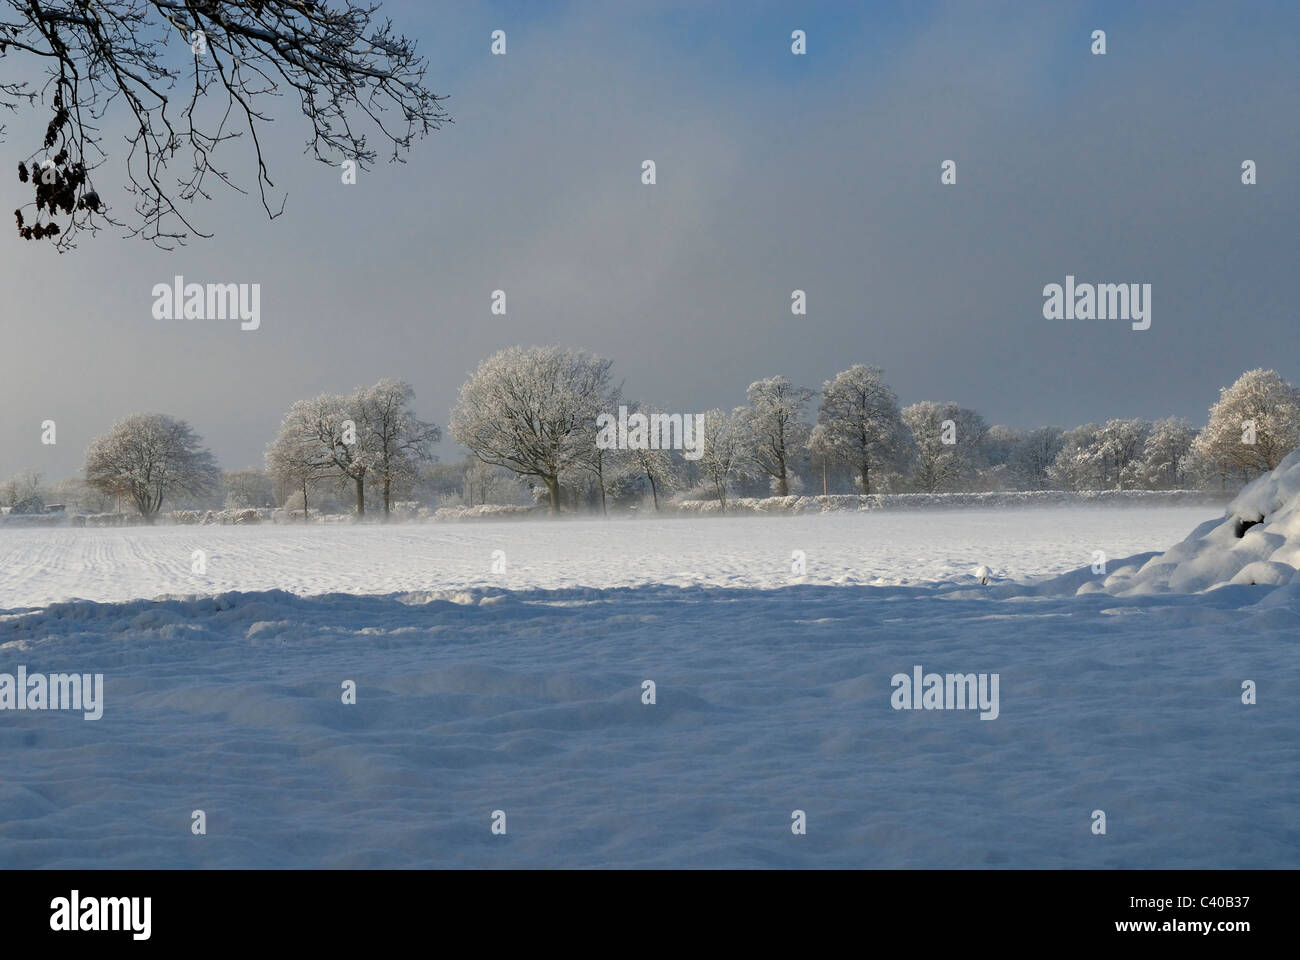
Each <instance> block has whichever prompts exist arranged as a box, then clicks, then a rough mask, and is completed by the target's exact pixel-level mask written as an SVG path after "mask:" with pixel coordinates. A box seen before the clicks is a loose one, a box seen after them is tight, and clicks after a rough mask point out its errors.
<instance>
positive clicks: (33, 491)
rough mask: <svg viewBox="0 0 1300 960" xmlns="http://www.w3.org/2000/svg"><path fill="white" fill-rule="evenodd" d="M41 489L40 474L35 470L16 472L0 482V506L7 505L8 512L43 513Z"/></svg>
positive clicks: (43, 502)
mask: <svg viewBox="0 0 1300 960" xmlns="http://www.w3.org/2000/svg"><path fill="white" fill-rule="evenodd" d="M42 489H43V487H42V484H41V475H40V473H38V472H37V471H35V470H24V471H22V472H21V473H16V474H14V475H13V476H12V477H10V478H9V479H8V480H6V481H5V482H4V483H3V484H0V506H5V507H8V508H9V512H10V513H44V512H45V498H44V496H42Z"/></svg>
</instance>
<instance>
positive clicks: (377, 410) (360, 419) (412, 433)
mask: <svg viewBox="0 0 1300 960" xmlns="http://www.w3.org/2000/svg"><path fill="white" fill-rule="evenodd" d="M414 402H415V390H414V389H413V388H412V387H411V385H410V384H409V383H407V382H406V381H405V380H395V379H392V378H387V377H386V378H384V379H383V380H380V381H379V382H378V383H376V384H375V385H374V386H372V387H358V388H357V390H356V392H355V393H354V394H353V396H352V399H351V401H350V402H349V408H350V409H352V410H354V411H355V413H356V424H357V429H358V430H359V431H361V432H363V433H364V434H365V439H364V441H363V445H364V447H365V448H366V449H367V450H368V451H369V452H370V454H371V461H370V467H369V471H368V472H369V473H370V474H371V475H372V477H373V480H374V482H376V483H378V484H379V489H380V494H381V496H382V497H383V503H384V517H385V519H387V518H388V516H389V515H390V513H391V509H392V499H393V491H394V490H395V489H402V488H405V487H407V486H409V485H410V484H411V483H412V482H414V480H415V478H416V474H417V472H418V470H419V467H420V464H422V463H429V462H431V461H432V460H433V459H434V454H433V445H434V444H435V443H437V442H438V441H439V440H441V439H442V430H441V429H440V428H439V427H438V426H437V425H435V424H432V423H427V422H425V421H424V420H421V419H420V418H418V417H417V416H416V415H415V412H414V411H413V410H412V409H411V407H412V404H413V403H414Z"/></svg>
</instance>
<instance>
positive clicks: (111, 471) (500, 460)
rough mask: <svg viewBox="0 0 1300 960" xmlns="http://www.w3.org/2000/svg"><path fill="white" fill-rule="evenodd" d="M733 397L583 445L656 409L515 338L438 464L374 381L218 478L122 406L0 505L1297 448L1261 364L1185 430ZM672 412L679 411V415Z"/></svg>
mask: <svg viewBox="0 0 1300 960" xmlns="http://www.w3.org/2000/svg"><path fill="white" fill-rule="evenodd" d="M745 399H746V402H745V403H744V404H742V405H740V406H737V407H735V408H733V409H730V410H723V409H714V410H709V411H707V412H705V413H704V414H703V415H702V420H701V423H702V430H701V432H700V435H699V437H698V438H696V441H697V447H696V448H695V449H693V450H692V451H690V456H687V455H686V454H687V451H684V450H680V449H676V450H675V449H666V448H662V447H659V446H652V445H648V444H640V445H637V444H629V445H623V446H622V447H614V448H611V447H610V446H609V445H608V444H602V443H599V442H597V439H598V435H599V431H600V425H599V421H600V418H601V417H602V415H610V414H612V413H613V412H614V411H617V410H618V409H619V408H620V407H624V408H626V409H627V410H629V411H632V412H633V413H634V414H642V415H645V416H649V415H653V414H660V413H662V410H661V408H660V407H659V406H657V405H654V404H650V403H645V402H641V401H637V400H635V399H630V398H628V397H625V396H624V394H623V387H622V384H621V383H618V382H616V380H615V378H614V372H613V363H612V362H611V361H610V360H608V359H605V358H602V357H597V356H592V355H590V354H588V353H586V352H584V351H581V350H569V349H562V348H560V347H555V346H550V347H511V348H508V349H506V350H502V351H500V352H498V353H496V354H494V355H492V356H491V357H488V358H487V359H486V360H484V361H483V362H482V363H480V364H479V366H478V368H477V369H476V370H474V371H473V373H471V374H470V376H469V379H468V380H467V381H466V382H465V384H464V385H463V386H462V387H461V389H460V393H459V396H458V398H457V402H456V404H455V407H454V408H453V410H452V411H451V417H450V420H449V423H448V431H449V433H450V435H451V437H452V438H453V439H454V440H455V441H457V442H458V443H459V444H460V445H462V446H463V447H465V448H466V449H467V450H468V451H469V454H468V456H467V457H466V458H465V459H464V460H462V461H460V462H457V463H450V464H443V463H439V462H437V458H436V456H435V454H434V445H435V444H437V443H438V442H439V441H440V440H441V439H442V436H443V432H442V428H441V427H439V426H438V425H437V424H435V423H433V422H431V421H427V420H424V419H421V418H420V417H419V416H417V415H416V413H415V392H414V390H413V389H412V387H411V385H410V384H409V383H407V382H405V381H403V380H398V379H389V378H386V379H383V380H380V381H379V382H378V383H376V384H374V385H372V386H367V387H358V388H356V389H355V390H353V391H352V392H351V393H346V394H321V395H320V396H317V397H314V398H311V399H308V400H300V401H298V402H296V403H294V404H293V405H292V406H291V407H290V408H289V410H288V411H287V412H286V413H285V414H284V416H283V418H282V420H281V423H280V427H279V430H278V431H277V433H276V435H275V437H274V438H273V439H272V440H271V441H270V443H269V444H268V445H267V447H266V452H265V465H264V467H263V468H250V469H248V470H243V471H235V472H226V473H223V472H222V471H221V470H220V468H219V467H218V465H217V463H216V461H215V458H214V457H213V456H212V454H211V453H210V452H209V451H208V450H207V449H206V448H205V447H204V446H203V444H202V440H201V438H200V437H199V436H198V434H197V433H196V432H195V431H194V429H193V428H192V427H191V426H190V425H189V424H188V423H186V422H185V421H183V420H179V419H176V418H174V417H170V416H167V415H165V414H133V415H131V416H129V417H127V418H125V419H123V420H121V421H119V422H117V423H115V424H114V425H113V426H112V427H111V428H110V429H109V431H108V432H107V433H105V434H104V435H103V436H100V437H98V438H96V439H95V440H94V441H93V442H92V443H91V445H90V447H89V448H88V450H87V453H86V462H85V469H84V473H83V475H82V476H80V477H77V478H70V479H69V480H66V481H63V482H62V483H61V484H55V485H52V486H49V487H47V486H45V485H44V484H43V483H42V481H41V478H40V476H39V474H36V473H34V472H31V471H27V472H25V473H22V474H19V475H17V476H15V477H13V478H11V479H10V480H9V481H7V482H6V483H4V484H0V505H3V506H5V507H8V508H9V510H10V512H16V513H34V512H42V511H43V510H44V509H45V504H46V503H49V502H51V500H53V499H58V500H61V501H63V502H73V503H77V504H79V505H82V506H83V507H88V508H90V509H96V508H98V509H100V510H104V511H107V510H110V509H112V510H117V511H120V510H121V509H123V507H124V506H127V507H129V508H131V509H133V510H134V511H135V512H137V513H139V514H140V515H141V516H142V517H145V518H153V517H156V516H157V515H158V514H159V513H160V511H161V510H162V508H163V506H164V504H168V505H170V506H171V507H172V508H173V509H174V508H177V507H192V506H196V505H197V506H208V507H209V508H211V507H213V506H217V507H221V506H224V507H228V508H239V507H272V506H275V507H284V508H286V509H288V510H289V511H290V512H291V513H292V514H294V515H295V516H296V515H298V513H301V516H302V518H303V519H304V520H308V519H309V518H310V516H311V513H312V511H313V510H315V511H316V512H318V513H320V512H341V511H342V510H344V509H347V510H350V512H352V513H353V514H354V515H355V516H357V517H358V518H361V517H364V516H365V515H366V513H367V509H368V507H369V509H370V510H371V511H372V512H373V511H375V510H380V511H382V515H383V516H384V518H388V517H389V516H390V515H391V513H392V511H393V508H394V504H395V503H397V502H399V501H402V502H411V501H414V502H418V503H421V504H424V505H426V506H446V505H450V504H465V505H468V506H476V505H482V504H488V503H506V504H510V503H527V502H537V503H544V504H545V505H546V506H547V507H548V508H549V510H550V511H551V512H552V513H559V512H561V511H562V510H563V511H579V510H583V509H590V510H595V511H599V512H602V513H603V512H607V511H608V510H609V509H610V507H611V506H614V507H621V508H632V509H638V508H641V507H642V505H644V506H645V507H646V508H649V509H652V510H658V509H660V507H661V505H662V504H663V502H664V501H665V499H666V498H669V497H676V498H679V499H714V500H718V501H720V503H721V506H722V508H723V510H725V509H726V504H727V500H728V499H729V498H733V497H737V496H779V497H783V496H789V495H792V494H805V495H808V494H835V493H854V492H856V493H863V494H871V493H900V492H923V493H943V492H971V491H984V490H1049V489H1060V490H1074V491H1082V490H1112V489H1113V490H1125V489H1145V490H1170V489H1189V488H1196V489H1206V488H1218V489H1228V488H1229V487H1231V486H1236V485H1239V484H1241V483H1244V482H1246V481H1247V480H1249V479H1251V478H1252V477H1254V476H1256V475H1257V474H1259V473H1261V472H1263V471H1266V470H1270V469H1272V468H1273V467H1275V466H1277V464H1278V463H1279V462H1280V461H1281V460H1282V458H1283V457H1284V456H1285V455H1286V454H1287V453H1289V452H1290V451H1291V450H1293V449H1296V448H1297V447H1300V390H1297V388H1295V387H1294V386H1292V385H1291V384H1289V383H1287V382H1286V381H1284V380H1283V379H1282V377H1281V376H1279V375H1278V374H1277V372H1276V371H1273V370H1263V369H1257V370H1251V371H1248V372H1246V373H1244V374H1242V376H1241V377H1240V378H1239V379H1238V380H1237V381H1236V382H1235V383H1233V384H1232V385H1231V386H1229V387H1224V388H1222V389H1221V390H1220V394H1219V398H1218V400H1217V401H1216V402H1215V403H1214V404H1213V405H1212V406H1211V407H1210V410H1209V415H1208V418H1207V423H1206V425H1205V426H1204V427H1202V428H1200V429H1197V428H1195V427H1193V426H1192V425H1191V424H1190V423H1189V422H1188V421H1187V420H1184V419H1182V418H1178V417H1169V418H1166V419H1162V420H1156V421H1154V422H1152V421H1147V420H1143V419H1139V418H1127V419H1111V420H1108V421H1106V422H1104V423H1088V424H1084V425H1082V426H1078V427H1075V428H1073V429H1069V430H1066V429H1062V428H1060V427H1055V426H1045V427H1037V428H1032V429H1025V430H1021V429H1014V428H1011V427H1005V426H997V425H994V426H989V425H988V424H987V423H986V421H985V420H984V418H983V417H982V416H981V415H980V414H979V413H978V412H977V411H975V410H973V409H970V408H967V407H963V406H961V405H959V404H957V403H954V402H943V403H940V402H934V401H921V402H919V403H914V404H911V405H910V406H906V407H903V406H901V405H900V403H899V401H898V398H897V395H896V394H895V393H894V391H893V390H892V388H891V387H890V386H889V385H888V383H887V382H886V380H885V377H884V373H883V371H881V370H880V369H879V368H877V367H872V366H867V365H864V364H854V365H853V366H851V367H849V368H848V369H846V370H843V371H841V372H840V373H838V374H836V375H835V376H834V377H833V378H831V379H830V380H827V381H826V382H825V383H823V384H822V387H821V389H820V390H819V391H814V390H812V389H809V388H806V387H802V386H798V385H796V384H793V383H791V382H790V380H789V379H788V378H786V377H784V376H779V375H778V376H771V377H767V378H764V379H761V380H756V381H754V382H753V383H751V384H750V385H749V388H748V390H747V391H746V398H745ZM681 413H682V414H684V415H687V416H689V414H686V412H685V411H682V412H681Z"/></svg>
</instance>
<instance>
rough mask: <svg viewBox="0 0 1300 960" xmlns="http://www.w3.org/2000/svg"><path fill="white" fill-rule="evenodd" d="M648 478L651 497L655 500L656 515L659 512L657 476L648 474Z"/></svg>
mask: <svg viewBox="0 0 1300 960" xmlns="http://www.w3.org/2000/svg"><path fill="white" fill-rule="evenodd" d="M646 476H647V477H648V478H649V480H650V496H651V497H653V498H654V502H655V513H658V512H659V491H658V490H657V489H655V475H654V474H653V473H647V474H646Z"/></svg>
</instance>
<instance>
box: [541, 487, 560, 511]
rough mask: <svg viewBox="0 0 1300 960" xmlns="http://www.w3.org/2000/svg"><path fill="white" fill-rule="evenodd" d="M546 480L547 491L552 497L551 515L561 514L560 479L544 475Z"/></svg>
mask: <svg viewBox="0 0 1300 960" xmlns="http://www.w3.org/2000/svg"><path fill="white" fill-rule="evenodd" d="M542 479H543V480H545V481H546V492H547V493H549V494H550V497H551V516H553V517H558V516H559V515H560V480H559V478H558V477H543V478H542Z"/></svg>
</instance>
